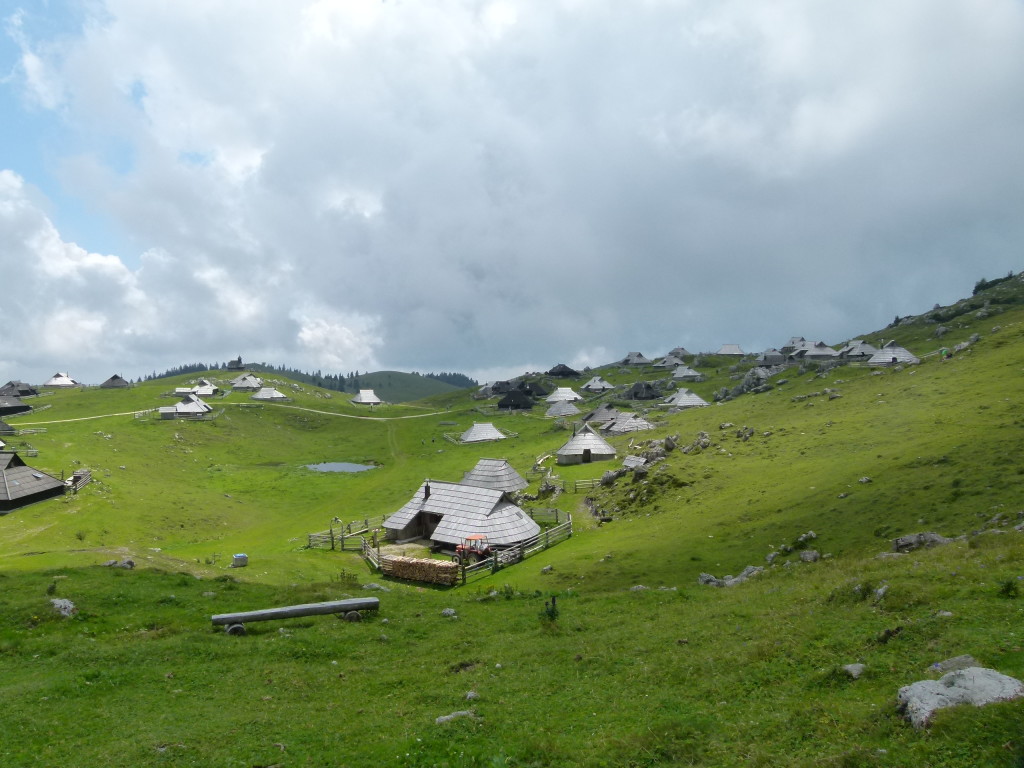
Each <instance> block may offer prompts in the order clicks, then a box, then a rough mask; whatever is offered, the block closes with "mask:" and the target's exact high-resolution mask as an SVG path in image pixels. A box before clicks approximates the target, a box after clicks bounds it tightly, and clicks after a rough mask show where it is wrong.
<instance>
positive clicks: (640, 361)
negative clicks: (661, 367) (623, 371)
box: [619, 352, 651, 365]
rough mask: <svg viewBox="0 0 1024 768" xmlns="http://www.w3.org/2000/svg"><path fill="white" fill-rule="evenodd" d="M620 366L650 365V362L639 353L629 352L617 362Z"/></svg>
mask: <svg viewBox="0 0 1024 768" xmlns="http://www.w3.org/2000/svg"><path fill="white" fill-rule="evenodd" d="M619 364H620V365H651V361H650V360H648V359H647V358H646V357H644V356H643V355H642V354H641V353H639V352H630V353H629V354H628V355H626V356H625V357H624V358H622V360H621V361H620V362H619Z"/></svg>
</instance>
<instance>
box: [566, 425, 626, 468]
mask: <svg viewBox="0 0 1024 768" xmlns="http://www.w3.org/2000/svg"><path fill="white" fill-rule="evenodd" d="M557 455H558V463H559V464H567V463H570V464H571V463H574V459H575V460H578V459H580V458H582V459H583V460H584V461H586V460H587V458H589V460H590V461H601V460H602V459H614V458H615V449H614V448H613V447H612V446H611V445H610V444H609V443H608V441H607V440H605V439H604V438H603V437H601V436H600V435H598V434H597V433H596V432H595V431H594V430H593V428H592V427H591V426H590V425H589V424H584V425H583V428H582V429H580V431H579V432H577V433H576V434H575V435H573V436H572V437H571V438H570V439H569V440H568V442H566V444H565V445H563V446H562V447H561V448H559V449H558V451H557Z"/></svg>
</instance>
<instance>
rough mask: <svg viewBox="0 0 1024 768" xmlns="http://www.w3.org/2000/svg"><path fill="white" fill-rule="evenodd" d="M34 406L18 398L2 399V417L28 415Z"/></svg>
mask: <svg viewBox="0 0 1024 768" xmlns="http://www.w3.org/2000/svg"><path fill="white" fill-rule="evenodd" d="M31 410H32V406H31V405H28V404H26V403H23V402H21V399H20V398H17V397H0V416H17V415H18V414H19V413H28V412H29V411H31Z"/></svg>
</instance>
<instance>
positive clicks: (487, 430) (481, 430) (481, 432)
mask: <svg viewBox="0 0 1024 768" xmlns="http://www.w3.org/2000/svg"><path fill="white" fill-rule="evenodd" d="M504 439H505V435H503V434H501V431H500V430H499V429H498V428H497V427H496V426H494V425H493V424H491V422H489V421H483V422H479V423H478V422H473V426H472V427H470V428H469V429H467V430H466V431H465V432H463V433H462V436H461V437H460V438H459V442H460V443H486V442H489V441H491V440H504Z"/></svg>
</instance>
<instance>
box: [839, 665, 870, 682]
mask: <svg viewBox="0 0 1024 768" xmlns="http://www.w3.org/2000/svg"><path fill="white" fill-rule="evenodd" d="M865 668H866V667H865V666H864V665H863V664H860V663H857V664H847V665H846V666H844V667H843V672H845V673H846V674H847V675H849V676H850V678H851V679H852V680H856V679H857V678H859V677H860V676H861V675H863V674H864V670H865Z"/></svg>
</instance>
